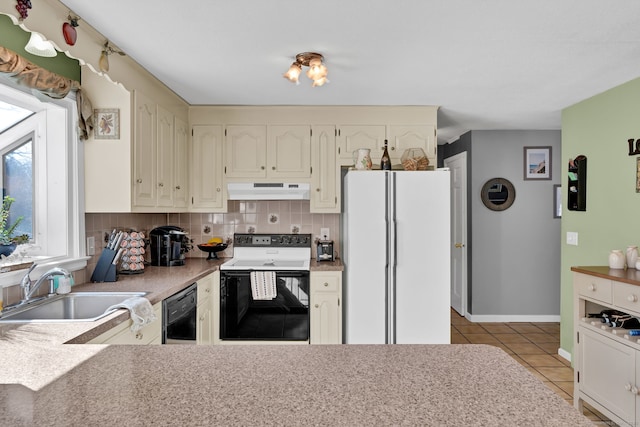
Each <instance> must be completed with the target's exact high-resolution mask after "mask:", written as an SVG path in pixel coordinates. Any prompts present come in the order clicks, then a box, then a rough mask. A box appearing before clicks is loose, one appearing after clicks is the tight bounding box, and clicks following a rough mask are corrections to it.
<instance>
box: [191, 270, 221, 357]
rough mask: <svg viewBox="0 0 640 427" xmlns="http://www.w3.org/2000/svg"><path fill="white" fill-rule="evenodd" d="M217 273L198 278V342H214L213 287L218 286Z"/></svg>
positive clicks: (209, 343) (208, 343) (207, 343)
mask: <svg viewBox="0 0 640 427" xmlns="http://www.w3.org/2000/svg"><path fill="white" fill-rule="evenodd" d="M219 281H220V280H219V279H218V281H216V276H215V273H212V274H210V275H208V276H206V277H204V278H202V279H200V280H198V287H197V299H198V305H197V306H196V319H197V322H198V323H197V325H196V344H202V345H211V344H213V322H214V319H213V298H212V295H213V287H214V286H216V283H219Z"/></svg>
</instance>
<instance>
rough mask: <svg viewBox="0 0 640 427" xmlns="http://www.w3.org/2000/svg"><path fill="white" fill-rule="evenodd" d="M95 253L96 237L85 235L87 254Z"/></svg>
mask: <svg viewBox="0 0 640 427" xmlns="http://www.w3.org/2000/svg"><path fill="white" fill-rule="evenodd" d="M95 254H96V238H95V237H93V236H90V237H87V255H95Z"/></svg>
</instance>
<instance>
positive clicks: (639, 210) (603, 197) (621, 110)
mask: <svg viewBox="0 0 640 427" xmlns="http://www.w3.org/2000/svg"><path fill="white" fill-rule="evenodd" d="M639 100H640V79H636V80H632V81H630V82H628V83H625V84H623V85H621V86H618V87H616V88H613V89H611V90H608V91H607V92H604V93H602V94H599V95H596V96H594V97H592V98H589V99H587V100H585V101H583V102H580V103H578V104H576V105H573V106H571V107H569V108H566V109H565V110H563V112H562V162H563V166H562V173H563V178H562V179H563V181H562V186H563V187H562V192H563V201H564V203H563V211H562V226H561V239H562V242H561V245H562V248H561V256H562V263H561V265H562V267H561V318H562V323H561V337H560V346H561V348H562V349H564V350H566V351H568V352H572V349H573V285H572V274H571V267H572V266H577V265H581V266H589V265H607V264H608V256H609V251H610V250H611V249H622V250H625V248H626V247H627V246H629V245H638V246H640V215H639V214H640V194H639V193H636V159H637V158H638V157H640V156H629V154H628V153H629V148H628V143H627V140H628V139H630V138H634V139H638V138H640V101H639ZM579 154H583V155H585V156H587V210H586V212H576V211H568V210H567V209H566V194H567V193H566V191H567V188H566V186H567V164H568V162H569V159H570V158H574V157H576V156H577V155H579ZM568 231H574V232H577V233H578V246H569V245H567V244H566V233H567V232H568Z"/></svg>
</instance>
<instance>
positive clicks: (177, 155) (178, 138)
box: [173, 117, 189, 208]
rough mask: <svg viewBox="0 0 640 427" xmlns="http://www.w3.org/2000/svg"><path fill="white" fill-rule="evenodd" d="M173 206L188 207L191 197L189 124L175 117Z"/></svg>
mask: <svg viewBox="0 0 640 427" xmlns="http://www.w3.org/2000/svg"><path fill="white" fill-rule="evenodd" d="M175 124H176V128H175V146H174V150H173V153H174V154H173V158H174V163H173V167H174V175H173V176H174V181H173V191H174V193H173V206H174V207H176V208H186V207H187V201H188V198H189V125H188V124H187V123H186V122H185V121H184V120H180V119H179V118H178V117H176V118H175Z"/></svg>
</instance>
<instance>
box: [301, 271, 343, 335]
mask: <svg viewBox="0 0 640 427" xmlns="http://www.w3.org/2000/svg"><path fill="white" fill-rule="evenodd" d="M310 293H311V298H310V308H309V310H310V319H309V322H310V332H309V335H310V336H309V342H310V344H342V303H341V301H342V272H341V271H322V272H315V271H312V272H311V292H310Z"/></svg>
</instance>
